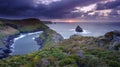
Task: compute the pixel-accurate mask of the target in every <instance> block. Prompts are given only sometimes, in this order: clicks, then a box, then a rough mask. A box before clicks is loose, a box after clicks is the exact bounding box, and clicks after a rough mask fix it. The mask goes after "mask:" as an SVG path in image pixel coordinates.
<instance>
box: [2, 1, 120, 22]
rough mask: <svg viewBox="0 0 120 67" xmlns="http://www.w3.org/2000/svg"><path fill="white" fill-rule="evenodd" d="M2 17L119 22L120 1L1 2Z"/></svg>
mask: <svg viewBox="0 0 120 67" xmlns="http://www.w3.org/2000/svg"><path fill="white" fill-rule="evenodd" d="M0 17H1V18H28V17H36V18H40V19H47V20H53V21H66V19H67V20H69V21H71V22H72V21H82V22H83V21H88V20H89V21H119V20H120V0H0Z"/></svg>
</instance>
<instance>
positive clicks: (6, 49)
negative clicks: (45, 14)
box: [0, 30, 44, 59]
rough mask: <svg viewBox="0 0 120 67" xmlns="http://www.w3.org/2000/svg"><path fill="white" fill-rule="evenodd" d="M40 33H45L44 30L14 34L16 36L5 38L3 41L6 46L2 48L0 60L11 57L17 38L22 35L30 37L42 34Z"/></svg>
mask: <svg viewBox="0 0 120 67" xmlns="http://www.w3.org/2000/svg"><path fill="white" fill-rule="evenodd" d="M40 31H44V30H35V31H29V32H20V33H18V34H14V35H10V36H6V37H4V38H3V40H2V41H3V43H4V44H5V46H3V47H1V48H0V59H2V58H6V57H8V56H10V53H12V50H11V49H13V46H14V42H15V38H17V37H19V36H20V35H24V34H28V35H29V34H32V33H36V32H40Z"/></svg>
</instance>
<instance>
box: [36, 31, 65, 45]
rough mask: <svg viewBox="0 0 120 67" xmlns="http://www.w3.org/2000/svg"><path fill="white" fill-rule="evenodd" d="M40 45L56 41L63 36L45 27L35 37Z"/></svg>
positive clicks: (60, 39)
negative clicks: (38, 35)
mask: <svg viewBox="0 0 120 67" xmlns="http://www.w3.org/2000/svg"><path fill="white" fill-rule="evenodd" d="M35 40H36V41H37V43H38V45H40V46H42V47H43V46H48V45H50V44H54V43H58V42H60V41H62V40H63V37H62V36H61V35H60V34H59V33H57V32H55V31H53V30H51V29H46V30H45V31H43V33H42V34H41V35H40V37H38V38H36V39H35Z"/></svg>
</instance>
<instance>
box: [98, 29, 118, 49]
mask: <svg viewBox="0 0 120 67" xmlns="http://www.w3.org/2000/svg"><path fill="white" fill-rule="evenodd" d="M98 42H99V45H100V46H105V45H106V44H108V47H109V49H110V50H119V48H120V46H118V45H119V44H120V31H111V32H108V33H106V34H105V35H104V38H103V39H99V41H98ZM117 46H118V47H117Z"/></svg>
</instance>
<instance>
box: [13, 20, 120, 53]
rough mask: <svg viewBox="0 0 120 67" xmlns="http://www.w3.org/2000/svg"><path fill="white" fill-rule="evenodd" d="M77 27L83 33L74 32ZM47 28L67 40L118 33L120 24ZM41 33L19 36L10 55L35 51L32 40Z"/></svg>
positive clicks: (65, 25)
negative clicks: (80, 36) (76, 36)
mask: <svg viewBox="0 0 120 67" xmlns="http://www.w3.org/2000/svg"><path fill="white" fill-rule="evenodd" d="M78 25H79V26H80V27H81V28H82V29H83V32H81V33H78V32H76V31H75V28H76V27H77V26H78ZM47 26H49V27H50V28H51V29H53V30H55V31H56V32H58V33H59V34H61V35H62V36H63V37H64V39H68V38H69V37H70V36H72V35H74V34H78V35H82V36H92V37H99V36H103V35H104V34H105V33H107V32H110V31H114V30H118V31H120V23H87V22H85V23H54V24H47ZM41 33H42V31H39V32H34V33H28V34H21V35H20V36H19V37H17V38H15V39H14V43H13V45H12V46H11V47H12V48H13V49H12V51H13V52H12V53H11V55H23V54H28V53H31V52H35V51H37V50H38V49H39V48H40V46H39V45H37V43H36V41H35V40H34V39H35V38H36V37H39V35H40V34H41Z"/></svg>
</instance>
